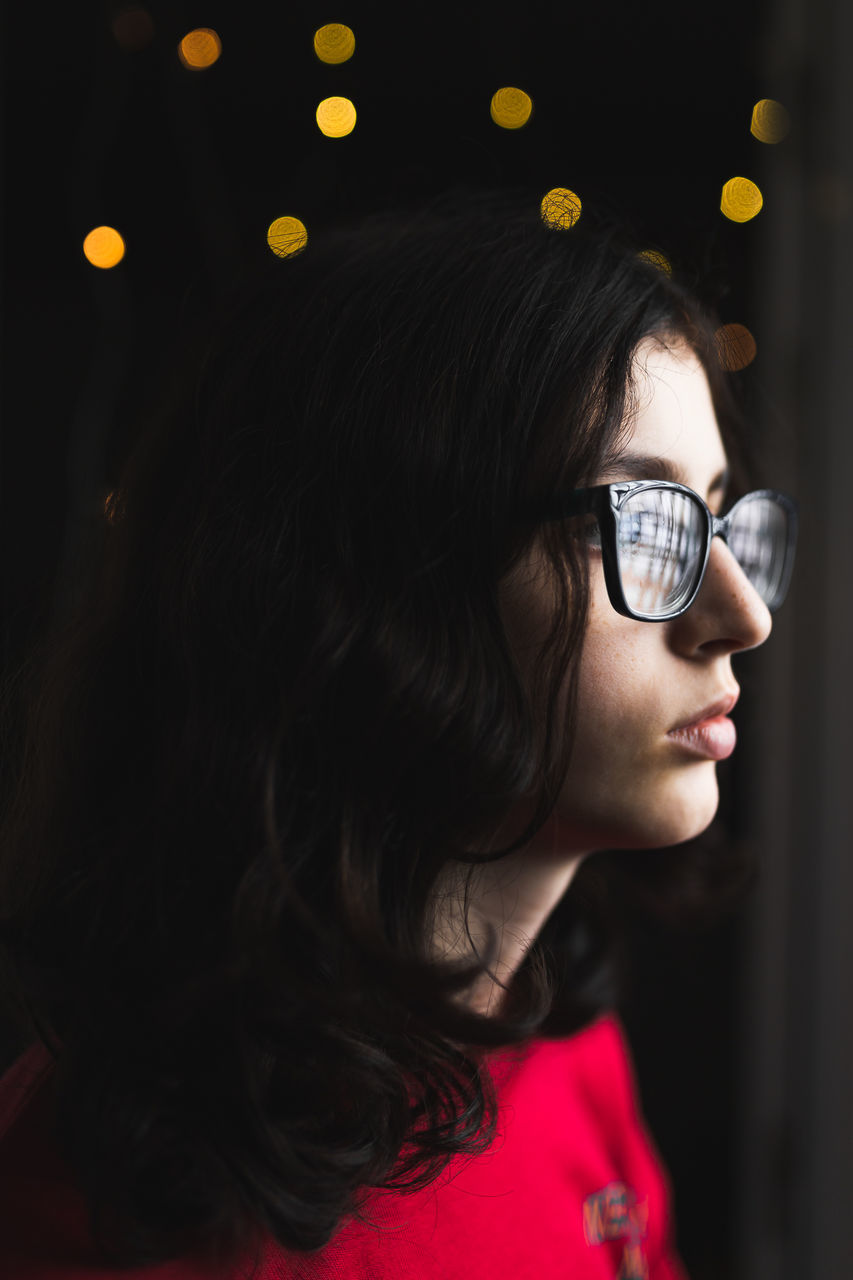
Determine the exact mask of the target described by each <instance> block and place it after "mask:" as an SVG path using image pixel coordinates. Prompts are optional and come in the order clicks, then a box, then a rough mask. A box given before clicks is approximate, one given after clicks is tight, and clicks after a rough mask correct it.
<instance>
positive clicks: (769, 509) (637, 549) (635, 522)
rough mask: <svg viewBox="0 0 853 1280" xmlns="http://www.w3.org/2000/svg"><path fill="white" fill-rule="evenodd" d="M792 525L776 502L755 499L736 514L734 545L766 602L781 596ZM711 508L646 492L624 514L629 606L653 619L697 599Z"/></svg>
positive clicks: (623, 571) (620, 528)
mask: <svg viewBox="0 0 853 1280" xmlns="http://www.w3.org/2000/svg"><path fill="white" fill-rule="evenodd" d="M787 535H788V521H787V515H786V513H785V510H784V508H782V507H781V506H780V505H779V504H778V503H777V502H775V501H774V500H773V499H772V498H767V497H755V498H750V499H749V500H748V501H746V502H742V503H740V504H739V505H738V506H737V508H736V510H735V511H734V513H733V519H732V522H731V525H730V528H729V535H728V546H729V549H730V550H731V552H732V554H733V555H734V556H735V558H736V560H737V561H738V563H739V564H740V566H741V568H742V569H743V571H744V573H745V574H746V576H747V578H748V579H749V581H750V582H751V583H752V585H753V587H754V588H755V590H756V591H757V592H758V594H759V595H760V596H761V598H762V600H764V602H765V603H766V604H772V603H773V602H774V601H775V599H776V596H777V595H778V592H779V587H780V584H781V582H782V577H783V574H784V569H785V552H786V546H787ZM706 536H707V518H706V515H705V511H704V508H703V507H702V506H701V505H700V504H699V503H698V502H697V501H696V500H695V499H694V498H692V497H691V496H690V495H689V494H686V493H682V492H681V491H680V490H679V489H644V490H641V491H640V492H639V493H636V494H632V495H630V496H629V497H628V498H627V499H626V500H625V501H624V502H623V504H622V506H621V507H620V509H619V517H618V521H617V534H616V545H617V552H618V561H619V574H620V577H621V580H622V590H623V592H624V595H625V600H626V602H627V604H628V607H629V608H630V609H632V610H633V611H634V612H636V613H642V614H646V615H647V616H650V617H664V616H666V615H667V614H671V613H676V612H677V611H678V610H679V609H681V608H683V606H684V605H685V604H686V603H687V602H688V601H689V599H690V596H691V595H692V593H693V591H694V590H695V587H696V582H697V579H698V576H699V574H700V572H701V569H702V565H703V563H704V559H705V538H706Z"/></svg>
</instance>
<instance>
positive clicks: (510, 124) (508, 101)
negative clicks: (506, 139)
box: [491, 88, 533, 129]
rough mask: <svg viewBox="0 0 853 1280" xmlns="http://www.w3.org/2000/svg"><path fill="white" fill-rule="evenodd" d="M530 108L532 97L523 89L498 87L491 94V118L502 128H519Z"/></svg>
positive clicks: (527, 118)
mask: <svg viewBox="0 0 853 1280" xmlns="http://www.w3.org/2000/svg"><path fill="white" fill-rule="evenodd" d="M532 110H533V99H532V98H531V97H530V95H529V94H527V93H525V92H524V90H523V89H510V88H507V89H498V91H497V93H495V94H493V95H492V103H491V113H492V119H493V120H494V122H495V124H499V125H500V127H501V128H502V129H521V128H522V126H523V125H526V124H527V121H528V120H529V119H530V113H531V111H532Z"/></svg>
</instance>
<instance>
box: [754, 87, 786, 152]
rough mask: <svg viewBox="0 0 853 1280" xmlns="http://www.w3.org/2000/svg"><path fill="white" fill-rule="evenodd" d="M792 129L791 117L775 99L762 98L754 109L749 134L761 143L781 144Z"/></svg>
mask: <svg viewBox="0 0 853 1280" xmlns="http://www.w3.org/2000/svg"><path fill="white" fill-rule="evenodd" d="M790 128H791V117H790V116H789V115H788V112H787V111H786V110H785V108H784V107H783V106H782V103H781V102H776V100H775V99H774V98H762V99H761V100H760V102H756V104H755V106H754V107H753V108H752V122H751V124H750V126H749V132H750V133H751V134H752V135H753V137H755V138H757V139H758V141H759V142H770V143H774V142H781V141H782V139H783V138H784V137H786V135H787V134H788V131H789V130H790Z"/></svg>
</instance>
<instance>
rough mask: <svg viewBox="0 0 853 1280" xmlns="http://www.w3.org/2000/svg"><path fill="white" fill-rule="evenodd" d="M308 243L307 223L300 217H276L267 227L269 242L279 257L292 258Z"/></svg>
mask: <svg viewBox="0 0 853 1280" xmlns="http://www.w3.org/2000/svg"><path fill="white" fill-rule="evenodd" d="M307 243H308V232H307V230H306V229H305V223H304V222H300V220H299V219H298V218H290V217H286V218H276V219H275V221H274V222H271V223H270V225H269V227H268V228H267V244H268V245H269V247H270V248H271V249H272V251H273V253H274V254H275V256H276V257H277V258H292V257H293V255H294V254H295V253H299V252H300V251H301V250H302V249H304V248H305V246H306V244H307Z"/></svg>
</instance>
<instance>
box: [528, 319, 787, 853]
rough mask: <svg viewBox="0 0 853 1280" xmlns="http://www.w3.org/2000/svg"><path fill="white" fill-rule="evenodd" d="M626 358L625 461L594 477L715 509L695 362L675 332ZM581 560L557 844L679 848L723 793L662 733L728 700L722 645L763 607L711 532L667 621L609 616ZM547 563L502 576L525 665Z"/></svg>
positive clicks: (759, 626) (695, 758)
mask: <svg viewBox="0 0 853 1280" xmlns="http://www.w3.org/2000/svg"><path fill="white" fill-rule="evenodd" d="M635 358H636V363H635V370H636V379H637V390H638V392H639V393H640V394H639V412H638V414H637V416H636V418H635V424H634V428H633V431H632V433H631V434H630V437H629V438H628V440H627V443H626V445H625V452H624V457H623V459H622V461H621V462H619V463H618V464H617V465H614V467H613V468H612V469H611V470H610V471H608V472H607V473H606V474H605V473H602V474H601V475H600V476H598V477H597V478H596V481H595V482H596V483H599V484H603V483H606V482H608V481H614V480H643V479H660V480H669V479H671V480H678V481H680V482H681V483H682V484H685V485H688V486H689V487H690V488H691V489H694V490H695V491H696V492H697V493H698V494H700V495H701V497H703V498H704V499H705V501H706V502H707V504H708V506H709V507H710V508H711V510H712V511H713V512H714V513H715V514H718V513H719V511H720V508H721V506H722V504H723V499H724V492H723V481H722V479H721V477H722V474H723V473H724V472H725V470H726V455H725V451H724V449H723V442H722V440H721V438H720V432H719V428H718V426H717V420H716V415H715V413H714V408H713V405H712V401H711V394H710V390H709V387H708V381H707V378H706V376H705V372H704V369H703V368H702V365H701V363H700V362H699V360H698V358H697V356H696V355H695V353H694V352H693V351H692V350H691V349H690V347H688V346H687V345H686V344H685V343H683V342H680V341H679V342H677V343H675V342H673V344H672V345H671V346H670V348H669V349H666V348H663V347H661V346H660V345H659V344H658V343H657V342H656V341H655V340H653V339H647V340H646V341H644V342H643V343H641V344H640V345H639V346H638V348H637V351H636V353H635ZM632 459H642V461H639V462H638V461H632ZM657 460H660V461H659V462H658V461H657ZM589 557H590V593H591V601H590V613H589V622H588V626H587V631H586V636H585V640H584V645H583V650H582V653H581V660H580V667H579V674H578V680H579V687H578V705H577V735H576V740H575V745H574V749H573V753H572V759H571V763H570V765H569V769H568V773H567V776H566V780H565V783H564V785H563V789H562V792H561V794H560V797H559V801H558V804H557V808H556V810H555V813H554V815H553V818H552V821H551V823H549V830H550V835H551V839H552V840H553V848H554V850H555V852H556V850H557V849H559V850H560V851H561V853H563V854H564V853H566V852H569V851H577V852H588V851H591V850H594V849H605V848H622V849H625V848H643V847H648V848H656V847H660V846H663V845H670V844H677V843H679V842H680V841H682V840H688V839H690V838H691V837H692V836H695V835H698V834H699V832H700V831H702V830H704V828H705V827H707V826H708V824H709V823H710V821H711V819H712V818H713V816H714V813H715V812H716V808H717V803H718V798H719V797H718V789H717V778H716V760H714V759H711V758H709V757H708V756H707V755H704V754H697V753H696V752H695V751H692V750H691V749H690V748H689V746H688V745H686V743H685V738H684V736H683V735H682V736H680V737H674V736H672V730H674V729H677V728H679V727H680V726H684V725H687V724H690V723H692V722H695V721H696V720H698V719H699V718H700V717H701V715H702V713H703V712H704V711H705V710H706V709H707V708H709V707H711V706H712V704H714V703H717V702H718V701H720V700H721V699H723V698H725V697H726V696H727V695H732V696H736V695H737V693H738V685H737V682H736V680H735V678H734V675H733V673H732V665H731V659H732V654H734V653H738V652H740V651H741V650H744V649H752V648H755V647H756V646H757V645H760V644H763V642H764V641H765V640H766V639H767V637H768V635H769V634H770V626H771V620H770V614H769V612H768V610H767V608H766V606H765V605H764V603H763V601H762V600H761V599H760V597H759V596H758V595H757V593H756V592H755V590H754V589H753V588H752V586H751V585H750V583H749V582H748V581H747V579H746V577H745V576H744V574H743V573H742V571H741V569H740V567H739V566H738V564H737V562H736V561H735V559H734V557H733V555H732V554H731V552H730V551H729V549H728V547H727V546H726V545H725V543H724V542H723V541H722V539H721V538H714V540H713V542H712V545H711V551H710V557H709V560H708V567H707V571H706V574H705V578H704V580H703V583H702V587H701V589H700V591H699V595H698V597H697V598H696V600H695V602H694V604H693V605H692V606H691V608H690V609H688V611H687V612H686V613H685V614H682V615H681V617H679V618H674V619H672V620H671V621H668V622H658V623H653V622H638V621H635V620H634V619H632V618H625V617H623V616H622V615H621V614H619V613H617V612H616V611H615V609H614V608H613V606H612V605H611V603H610V601H609V599H608V596H607V591H606V588H605V585H604V573H603V568H602V563H601V558H600V553H599V552H598V551H596V550H594V549H590V551H589ZM546 564H547V562H546V561H545V560H544V557H543V556H542V554H541V551H534V552H532V553H531V555H530V556H529V557H528V559H527V561H526V562H525V564H524V565H522V566H521V567H520V569H519V570H516V572H515V574H514V575H513V576H512V579H511V580H510V581H509V582H508V583H507V584H506V595H505V601H506V613H505V617H506V620H507V624H508V627H509V633H510V638H511V640H512V641H513V644H514V647H515V648H516V652H517V653H518V656H519V660H520V661H521V663H522V664H523V665H526V666H527V667H528V669H529V667H530V665H531V664H532V663H534V662H535V653H536V648H537V645H539V644H541V641H542V640H543V639H544V637H545V635H546V634H547V630H548V626H547V624H548V613H549V601H550V599H551V592H550V590H549V588H548V585H547V578H546V575H545V566H546ZM550 843H551V840H549V844H550Z"/></svg>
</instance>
